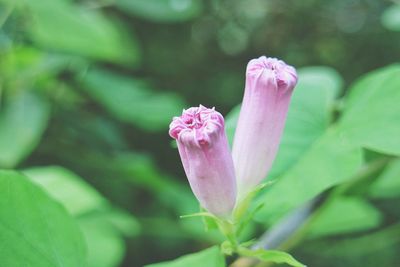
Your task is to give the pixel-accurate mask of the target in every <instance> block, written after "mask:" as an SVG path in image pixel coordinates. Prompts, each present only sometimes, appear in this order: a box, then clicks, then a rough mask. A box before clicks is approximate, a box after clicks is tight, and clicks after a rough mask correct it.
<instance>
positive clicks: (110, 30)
mask: <svg viewBox="0 0 400 267" xmlns="http://www.w3.org/2000/svg"><path fill="white" fill-rule="evenodd" d="M24 3H25V5H27V6H28V7H29V10H30V11H31V13H32V16H33V23H30V24H29V25H30V26H29V28H28V30H29V32H30V34H31V36H32V38H33V40H34V41H35V42H36V43H38V44H39V45H41V46H43V47H45V48H48V49H54V50H58V51H61V52H67V53H73V54H77V55H81V56H88V57H91V58H95V59H100V60H106V61H113V62H117V63H125V64H137V63H138V60H139V51H138V46H137V44H136V43H135V42H134V40H133V39H132V38H128V37H127V34H123V32H124V31H123V30H122V29H120V28H119V27H117V26H116V25H115V24H113V23H112V21H111V20H110V19H109V18H107V17H105V16H103V15H102V14H101V13H100V12H96V10H94V9H92V10H91V9H87V8H86V9H83V8H80V7H78V6H77V5H75V4H73V3H72V2H70V1H66V0H41V1H30V0H24ZM130 35H131V34H130Z"/></svg>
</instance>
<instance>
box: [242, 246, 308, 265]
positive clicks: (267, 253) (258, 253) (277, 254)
mask: <svg viewBox="0 0 400 267" xmlns="http://www.w3.org/2000/svg"><path fill="white" fill-rule="evenodd" d="M238 253H239V255H240V256H244V257H254V258H257V259H258V260H260V261H263V262H274V263H286V264H288V265H290V266H293V267H306V265H304V264H302V263H301V262H299V261H298V260H296V259H295V258H293V256H292V255H290V254H288V253H286V252H283V251H278V250H264V249H257V250H251V249H248V248H244V247H239V248H238Z"/></svg>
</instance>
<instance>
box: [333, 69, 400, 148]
mask: <svg viewBox="0 0 400 267" xmlns="http://www.w3.org/2000/svg"><path fill="white" fill-rule="evenodd" d="M399 88H400V65H398V64H397V65H391V66H389V67H385V68H381V69H379V70H376V71H373V72H371V73H369V74H367V75H365V76H363V77H362V78H361V79H360V80H358V81H357V82H356V83H355V84H354V85H353V86H352V87H351V89H350V93H349V96H348V97H347V99H346V102H345V109H344V113H343V118H342V120H341V125H340V126H341V128H342V129H343V130H344V131H345V132H346V133H347V134H348V136H349V138H350V140H351V141H352V142H354V143H355V144H359V145H362V146H364V147H366V148H368V149H371V150H375V151H378V152H382V153H388V154H396V155H400V142H399V136H400V105H399V103H400V90H399Z"/></svg>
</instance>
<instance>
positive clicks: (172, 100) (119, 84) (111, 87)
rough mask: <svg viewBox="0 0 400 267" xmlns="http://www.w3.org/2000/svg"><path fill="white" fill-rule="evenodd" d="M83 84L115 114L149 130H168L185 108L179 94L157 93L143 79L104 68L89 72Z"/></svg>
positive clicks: (98, 100)
mask: <svg viewBox="0 0 400 267" xmlns="http://www.w3.org/2000/svg"><path fill="white" fill-rule="evenodd" d="M84 83H85V84H86V91H87V92H88V93H89V95H90V96H92V97H93V98H94V99H95V100H96V101H97V102H99V103H100V104H101V105H103V106H104V107H105V108H106V109H107V110H108V111H109V112H110V113H111V114H113V115H114V116H115V117H117V118H118V119H120V120H122V121H124V122H128V123H131V124H134V125H135V126H138V127H140V128H143V129H146V130H149V131H157V130H161V129H162V130H165V127H167V126H168V124H169V123H170V121H171V119H172V117H173V116H176V115H178V114H179V113H181V112H182V108H183V107H184V103H183V100H182V99H181V98H180V97H179V96H178V95H176V94H173V93H164V92H162V93H161V92H157V93H156V92H155V91H153V90H151V89H150V87H149V85H148V84H147V83H145V82H143V81H139V80H135V79H132V78H129V77H125V76H122V75H117V74H115V73H112V72H108V71H105V70H100V69H97V70H92V71H89V72H88V73H87V75H86V76H85V78H84Z"/></svg>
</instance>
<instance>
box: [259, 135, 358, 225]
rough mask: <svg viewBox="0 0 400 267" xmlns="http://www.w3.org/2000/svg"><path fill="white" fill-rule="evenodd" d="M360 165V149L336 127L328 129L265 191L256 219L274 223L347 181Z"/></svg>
mask: <svg viewBox="0 0 400 267" xmlns="http://www.w3.org/2000/svg"><path fill="white" fill-rule="evenodd" d="M361 163H362V153H361V149H360V148H358V147H355V146H353V144H352V143H351V142H350V140H348V139H346V136H345V135H343V134H342V133H341V132H340V131H338V130H337V129H336V128H331V129H329V130H328V131H327V132H326V133H325V134H324V135H323V136H322V137H321V138H320V139H319V140H318V141H316V143H314V144H313V146H312V147H311V149H310V150H309V151H308V152H307V153H306V154H304V156H303V157H302V158H301V159H300V160H299V161H298V162H297V163H296V165H295V166H294V167H293V168H291V169H290V170H289V171H288V172H287V173H285V174H284V175H283V176H282V177H281V178H279V180H278V181H277V182H276V183H274V184H273V185H272V186H271V187H270V188H269V190H266V192H265V194H263V195H262V196H261V197H260V199H259V200H258V201H259V202H262V203H265V208H264V209H263V210H261V211H260V212H259V213H258V214H257V215H256V219H257V221H260V222H263V223H265V222H268V223H271V222H276V220H278V219H280V218H282V217H283V216H284V215H285V214H287V213H288V212H290V211H291V210H293V209H294V208H296V207H298V206H300V205H301V204H303V203H305V202H306V201H309V200H311V199H312V198H314V197H316V196H317V195H318V194H320V193H321V192H323V191H324V190H326V189H328V188H330V187H332V186H334V185H337V184H339V183H342V182H344V181H346V180H348V179H350V178H351V177H352V176H353V175H354V174H355V172H356V171H357V170H359V168H360V166H361Z"/></svg>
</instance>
